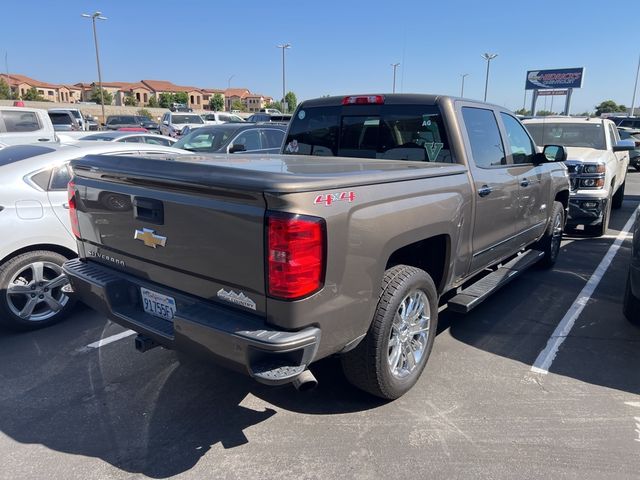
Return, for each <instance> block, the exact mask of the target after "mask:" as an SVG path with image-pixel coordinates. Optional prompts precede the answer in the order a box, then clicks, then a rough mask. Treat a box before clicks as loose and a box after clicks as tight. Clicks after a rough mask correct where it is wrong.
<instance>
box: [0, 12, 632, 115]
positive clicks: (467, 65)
mask: <svg viewBox="0 0 640 480" xmlns="http://www.w3.org/2000/svg"><path fill="white" fill-rule="evenodd" d="M639 4H640V2H638V0H598V1H596V0H563V1H557V0H556V1H552V0H538V1H537V2H523V1H520V0H484V1H482V0H446V1H438V2H435V1H431V0H421V1H420V0H416V1H413V0H411V1H403V0H395V1H385V2H382V1H375V2H374V1H347V0H343V1H335V0H319V1H309V2H306V1H301V0H274V1H264V0H262V1H258V0H246V1H224V2H223V1H211V0H208V1H207V0H201V1H200V0H198V1H196V0H194V1H189V0H186V1H181V2H176V1H172V2H169V1H164V0H162V1H160V0H156V1H147V0H136V1H130V2H124V1H114V0H111V1H106V0H102V1H101V0H65V1H57V2H54V1H51V0H47V1H45V0H32V1H30V2H28V3H27V4H25V5H24V6H22V7H21V8H20V9H19V10H20V11H19V13H18V10H16V9H15V8H13V9H12V12H13V13H12V15H11V18H12V19H13V20H12V21H7V20H8V18H6V19H5V21H3V22H2V28H1V29H0V54H1V57H0V70H1V71H3V72H4V71H5V65H4V53H5V52H8V60H9V68H10V71H11V72H15V73H21V74H24V75H27V76H30V77H34V78H37V79H40V80H44V81H49V82H52V83H75V82H79V81H84V82H91V81H94V80H95V79H96V77H97V74H96V66H95V56H94V47H93V38H92V35H91V27H90V23H91V22H90V21H89V20H87V19H84V18H81V17H80V14H81V13H82V12H87V13H91V12H93V11H95V10H100V11H102V12H103V14H104V15H105V16H107V17H109V19H108V20H107V21H105V22H100V23H99V25H98V27H99V31H98V34H99V40H100V51H101V60H102V68H103V80H104V81H109V80H110V81H138V80H141V79H143V78H146V79H158V80H160V79H162V80H170V81H172V82H174V83H178V84H184V85H195V86H199V87H213V88H226V86H227V80H228V78H229V77H230V76H231V75H234V78H233V80H232V82H231V84H232V86H234V87H247V88H249V89H251V90H252V91H255V92H258V93H263V94H266V95H272V96H274V97H276V98H277V97H279V96H280V95H281V89H282V87H281V85H282V83H281V82H282V77H281V75H282V73H281V68H282V67H281V51H280V50H278V49H276V47H275V45H276V44H278V43H282V42H288V43H291V44H292V45H293V47H292V48H291V49H290V50H288V51H287V90H293V91H294V92H296V94H297V95H298V98H299V99H304V98H312V97H316V96H320V95H325V94H345V93H368V92H389V91H391V84H392V68H391V66H390V64H391V63H394V62H400V63H401V64H402V65H401V66H400V67H399V69H398V77H397V90H398V91H404V92H418V93H425V92H428V93H442V94H454V95H458V94H459V93H460V74H462V73H469V74H470V76H469V77H467V80H466V84H465V96H467V97H471V98H482V94H483V89H484V68H485V62H484V60H483V59H482V58H481V57H480V55H481V54H482V53H483V52H485V51H487V52H496V53H498V54H499V56H498V58H496V59H495V60H494V61H493V62H492V63H491V80H490V86H489V98H488V100H490V101H492V102H494V103H498V104H501V105H504V106H507V107H509V108H512V109H517V108H520V107H522V105H523V96H524V90H523V86H524V81H525V72H526V71H527V70H528V69H541V68H560V67H577V66H584V67H585V68H586V74H585V81H584V87H583V88H582V89H581V90H576V91H575V92H574V98H573V104H572V111H573V112H582V111H584V110H593V106H594V105H595V104H597V103H599V102H600V101H601V100H605V99H613V100H615V101H616V102H618V103H623V104H625V105H627V106H630V104H631V96H632V93H633V92H632V90H633V82H634V79H635V71H636V66H637V62H638V55H639V54H640V44H639V43H638V42H637V40H636V37H637V35H636V33H635V30H634V28H635V27H636V26H637V25H638V18H639V16H638V6H640V5H639ZM14 7H15V6H14ZM30 12H33V13H34V14H33V15H30ZM528 98H530V95H529V96H528ZM546 98H548V99H549V100H547V101H549V102H550V97H546ZM562 101H563V97H558V98H556V99H555V100H554V102H555V103H554V108H553V109H554V110H556V111H557V110H560V109H561V107H560V103H561V102H562ZM543 102H544V99H541V101H540V102H539V103H538V108H542V107H543V106H544V103H543ZM527 103H529V100H527ZM638 103H640V99H639V100H637V101H636V104H638ZM549 106H550V105H547V107H549Z"/></svg>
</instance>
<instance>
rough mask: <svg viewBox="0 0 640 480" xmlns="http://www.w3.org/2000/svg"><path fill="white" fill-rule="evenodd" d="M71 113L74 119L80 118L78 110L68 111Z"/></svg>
mask: <svg viewBox="0 0 640 480" xmlns="http://www.w3.org/2000/svg"><path fill="white" fill-rule="evenodd" d="M69 111H70V112H71V115H73V116H74V117H76V118H81V117H80V112H79V111H78V110H69Z"/></svg>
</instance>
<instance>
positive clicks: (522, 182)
mask: <svg viewBox="0 0 640 480" xmlns="http://www.w3.org/2000/svg"><path fill="white" fill-rule="evenodd" d="M520 186H521V187H528V186H529V180H527V179H526V178H523V179H522V180H520Z"/></svg>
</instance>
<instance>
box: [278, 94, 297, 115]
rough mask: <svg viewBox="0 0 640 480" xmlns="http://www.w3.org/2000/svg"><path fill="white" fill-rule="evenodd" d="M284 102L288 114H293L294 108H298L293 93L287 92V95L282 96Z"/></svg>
mask: <svg viewBox="0 0 640 480" xmlns="http://www.w3.org/2000/svg"><path fill="white" fill-rule="evenodd" d="M284 101H285V102H286V104H287V109H288V111H289V112H293V111H294V110H295V109H296V106H298V99H297V97H296V94H295V93H293V92H287V94H286V95H285V96H284ZM281 111H282V110H281ZM283 113H284V112H283Z"/></svg>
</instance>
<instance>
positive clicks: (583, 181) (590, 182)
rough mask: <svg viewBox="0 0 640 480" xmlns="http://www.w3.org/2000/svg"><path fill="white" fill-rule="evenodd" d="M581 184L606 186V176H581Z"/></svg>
mask: <svg viewBox="0 0 640 480" xmlns="http://www.w3.org/2000/svg"><path fill="white" fill-rule="evenodd" d="M580 186H581V187H585V188H602V187H604V178H581V179H580Z"/></svg>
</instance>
